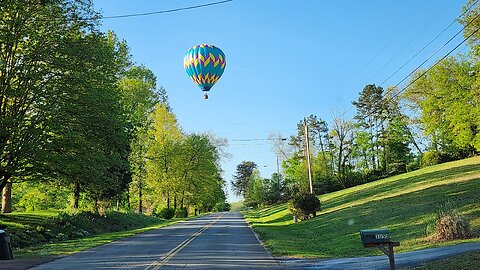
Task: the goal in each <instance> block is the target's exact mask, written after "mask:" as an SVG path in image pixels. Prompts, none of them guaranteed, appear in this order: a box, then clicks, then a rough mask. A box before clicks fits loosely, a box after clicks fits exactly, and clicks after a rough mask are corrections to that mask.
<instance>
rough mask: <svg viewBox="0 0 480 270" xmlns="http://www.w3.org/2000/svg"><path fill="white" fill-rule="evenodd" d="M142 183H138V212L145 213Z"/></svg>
mask: <svg viewBox="0 0 480 270" xmlns="http://www.w3.org/2000/svg"><path fill="white" fill-rule="evenodd" d="M142 204H143V200H142V184H139V185H138V213H140V214H142V213H143V205H142Z"/></svg>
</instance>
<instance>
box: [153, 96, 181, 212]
mask: <svg viewBox="0 0 480 270" xmlns="http://www.w3.org/2000/svg"><path fill="white" fill-rule="evenodd" d="M153 121H154V123H153V129H152V130H150V131H149V136H150V138H151V144H150V145H149V148H148V149H147V160H146V164H145V165H146V169H147V184H148V185H149V186H150V187H151V188H152V189H153V190H154V191H155V193H156V194H157V196H163V198H166V199H167V208H170V198H171V197H172V196H174V194H175V193H176V192H177V191H178V181H177V180H178V173H177V172H176V171H177V169H178V168H179V166H181V164H180V162H179V160H180V152H179V151H178V150H179V147H180V145H181V143H182V140H183V139H184V134H183V133H182V132H181V130H180V126H179V125H178V122H177V119H176V117H175V115H174V114H173V113H172V112H170V111H169V110H168V108H167V107H166V106H165V105H160V104H159V105H156V106H155V110H154V112H153ZM158 199H160V198H158Z"/></svg>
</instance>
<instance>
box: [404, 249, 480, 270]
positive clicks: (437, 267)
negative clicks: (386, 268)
mask: <svg viewBox="0 0 480 270" xmlns="http://www.w3.org/2000/svg"><path fill="white" fill-rule="evenodd" d="M479 269H480V251H476V252H469V253H466V254H462V255H458V256H454V257H451V258H448V259H442V260H438V261H433V262H429V263H425V264H423V265H422V266H419V267H414V268H402V270H479Z"/></svg>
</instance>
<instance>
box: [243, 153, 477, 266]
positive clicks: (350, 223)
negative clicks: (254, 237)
mask: <svg viewBox="0 0 480 270" xmlns="http://www.w3.org/2000/svg"><path fill="white" fill-rule="evenodd" d="M320 200H321V202H322V211H321V212H319V213H317V214H318V216H317V218H315V219H311V220H307V221H303V222H299V223H293V218H292V215H291V214H290V212H289V211H288V209H287V206H286V204H283V205H278V206H275V207H271V208H267V209H263V210H260V211H248V212H245V217H246V218H247V220H248V221H249V222H250V223H251V224H252V226H253V228H254V230H255V231H256V232H257V233H258V234H259V235H260V237H261V239H262V240H263V241H264V243H265V244H266V246H267V248H269V249H270V250H271V251H272V252H273V253H274V254H275V255H279V256H291V257H315V258H328V257H352V256H366V255H378V254H380V252H379V251H376V250H375V249H366V248H363V246H362V245H361V241H360V236H359V231H360V230H362V229H373V228H389V229H390V232H391V238H392V240H393V241H399V242H401V246H400V247H397V248H396V252H405V251H411V250H417V249H423V248H428V247H435V246H443V245H451V244H455V243H463V242H473V241H480V238H478V237H477V238H474V239H469V240H460V241H453V242H447V243H431V242H429V241H428V240H427V236H428V235H429V234H430V233H431V232H432V231H433V229H434V219H435V211H436V210H437V209H438V207H439V206H440V205H441V204H443V203H445V202H446V201H447V200H449V201H451V202H452V203H453V204H454V205H455V206H456V207H457V209H458V210H459V211H460V212H461V213H463V214H465V215H467V217H468V218H469V220H470V224H471V226H472V229H473V230H474V231H475V232H476V233H477V236H478V235H480V157H474V158H470V159H465V160H461V161H456V162H450V163H445V164H440V165H437V166H432V167H428V168H424V169H421V170H417V171H414V172H410V173H406V174H402V175H397V176H394V177H390V178H386V179H382V180H379V181H375V182H371V183H367V184H364V185H361V186H357V187H353V188H349V189H345V190H341V191H337V192H333V193H329V194H325V195H322V196H321V197H320Z"/></svg>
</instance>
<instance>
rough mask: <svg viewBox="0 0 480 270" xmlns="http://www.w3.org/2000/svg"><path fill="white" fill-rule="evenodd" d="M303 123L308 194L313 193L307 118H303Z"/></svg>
mask: <svg viewBox="0 0 480 270" xmlns="http://www.w3.org/2000/svg"><path fill="white" fill-rule="evenodd" d="M303 123H304V126H305V147H306V150H307V151H306V152H307V166H308V183H309V184H310V194H313V184H312V164H311V163H310V139H309V138H308V126H307V119H306V118H303Z"/></svg>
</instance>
